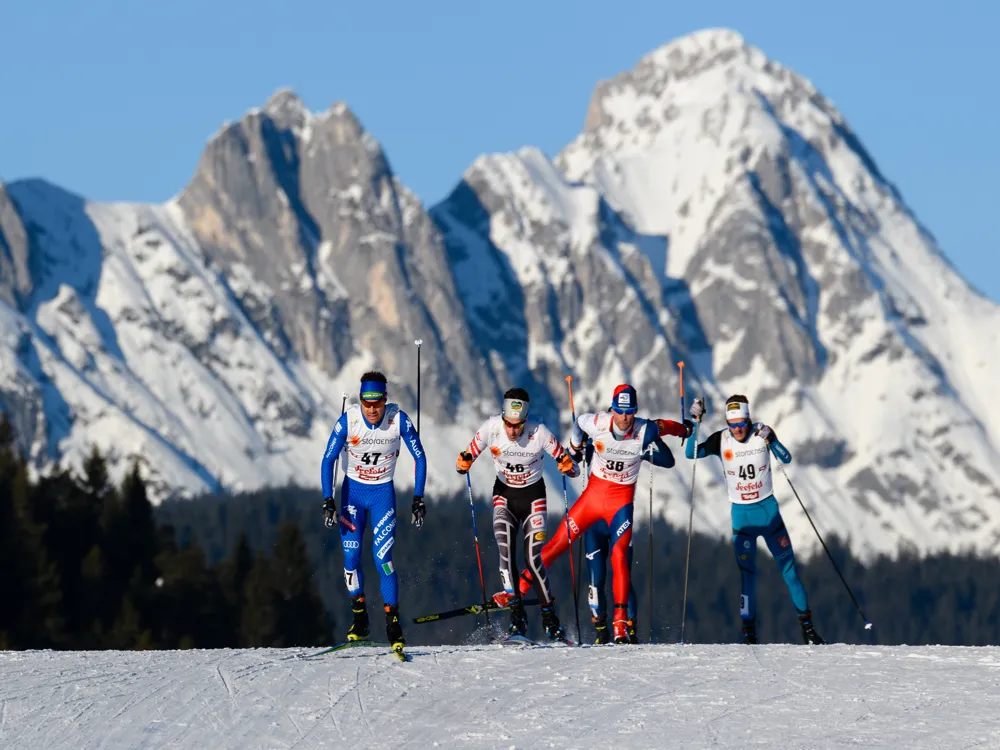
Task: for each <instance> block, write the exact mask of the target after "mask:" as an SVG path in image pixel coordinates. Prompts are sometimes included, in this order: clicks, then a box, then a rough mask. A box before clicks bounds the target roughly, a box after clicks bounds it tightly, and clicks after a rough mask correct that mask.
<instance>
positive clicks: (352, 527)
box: [333, 393, 357, 531]
mask: <svg viewBox="0 0 1000 750" xmlns="http://www.w3.org/2000/svg"><path fill="white" fill-rule="evenodd" d="M346 409H347V394H346V393H344V394H343V398H342V399H341V401H340V416H344V411H345V410H346ZM341 460H342V459H340V458H338V459H337V463H335V464H334V465H333V503H334V505H336V504H337V473H338V472H339V471H340V462H341ZM340 523H341V525H342V526H344V527H345V528H348V529H350V530H351V531H357V526H355V525H354V524H353V523H351V522H350V520H348V518H347V516H345V515H344V514H343V513H341V514H340Z"/></svg>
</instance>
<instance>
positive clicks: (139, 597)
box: [0, 421, 1000, 649]
mask: <svg viewBox="0 0 1000 750" xmlns="http://www.w3.org/2000/svg"><path fill="white" fill-rule="evenodd" d="M15 444H16V443H15V441H14V436H13V434H12V432H11V428H10V425H9V424H8V423H7V422H6V421H0V589H2V590H0V601H3V602H4V605H3V607H2V608H0V648H4V649H28V648H54V649H109V648H110V649H147V648H157V649H176V648H221V647H255V646H279V647H280V646H312V645H325V644H330V643H332V642H337V641H340V640H343V635H344V632H345V630H346V628H347V626H348V624H349V618H350V607H349V605H348V599H347V595H346V591H345V587H344V582H343V569H342V560H343V556H342V552H341V549H340V544H339V535H338V533H337V532H336V531H330V530H327V529H326V528H325V527H324V526H323V523H322V510H321V509H322V498H321V497H320V493H319V492H318V490H312V489H303V488H298V487H288V488H282V489H268V490H261V491H257V492H251V493H246V494H240V495H235V496H207V497H202V498H198V499H196V500H192V501H184V502H171V503H164V504H163V505H160V506H158V507H153V506H152V505H151V504H150V502H149V499H148V496H147V492H146V487H145V484H144V483H143V480H142V478H141V476H140V472H139V470H138V468H133V470H132V471H131V472H129V474H128V476H127V477H126V478H125V479H124V481H123V482H122V483H121V485H120V486H115V485H113V484H112V483H111V482H110V481H109V478H108V472H107V468H106V464H105V461H104V458H103V457H102V456H101V455H100V454H99V453H97V452H94V453H93V454H92V455H91V456H90V458H89V460H88V461H87V462H86V465H85V467H84V469H83V471H82V472H80V473H73V472H69V471H65V470H64V471H57V472H54V473H52V474H51V475H50V476H47V477H45V478H43V479H40V480H39V481H38V482H32V481H30V479H29V477H28V472H27V468H26V464H25V462H24V460H23V458H21V457H20V456H19V455H18V454H17V453H16V450H15V447H14V446H15ZM409 500H410V498H409V495H406V494H404V493H402V492H401V493H399V501H398V505H397V510H398V513H399V523H398V524H397V527H396V533H397V540H396V544H395V546H394V547H393V558H394V564H395V568H396V571H397V573H398V575H399V581H400V600H401V601H400V614H401V618H402V620H403V624H404V631H405V633H406V637H407V641H408V642H409V643H410V644H415V645H419V644H425V645H426V644H460V643H471V642H482V641H483V640H484V637H485V627H484V626H485V618H483V617H482V616H465V617H460V618H456V619H453V620H448V621H444V622H440V623H435V624H423V625H416V624H413V623H412V621H411V618H413V617H416V616H418V615H425V614H430V613H433V612H437V611H441V610H445V609H450V608H452V607H456V606H461V605H466V604H472V603H475V602H480V601H482V593H481V590H480V585H479V572H478V568H477V565H476V557H475V547H474V543H473V537H472V523H471V515H470V509H469V502H468V497H467V496H465V495H459V496H457V497H453V498H428V501H429V506H428V514H427V520H426V523H425V525H424V527H423V528H422V529H420V530H416V529H414V527H413V526H411V525H410V524H409ZM487 500H488V499H487V498H478V499H477V500H476V519H477V521H476V522H477V526H478V530H479V542H480V546H481V550H482V555H483V568H484V571H485V574H486V578H487V592H488V593H490V594H492V593H493V592H494V591H496V590H498V589H499V587H500V584H499V574H498V571H497V556H496V547H495V544H494V542H493V534H492V528H491V520H490V506H489V504H488V502H487ZM807 502H808V501H807ZM554 505H555V507H559V505H560V504H558V503H556V504H554ZM800 512H801V510H800V509H799V508H798V507H797V505H794V504H789V503H785V504H784V506H783V513H785V514H786V515H789V514H792V513H800ZM560 520H561V514H558V515H552V516H550V517H549V531H550V533H551V532H552V531H554V528H555V525H556V524H557V523H559V522H560ZM634 540H635V541H634V563H633V580H634V582H635V586H636V590H637V593H638V596H639V615H640V616H639V636H640V640H641V641H642V642H647V641H648V640H649V638H650V616H649V610H650V597H649V594H648V591H649V588H648V587H649V567H650V554H651V553H650V548H649V544H648V528H647V527H646V526H645V525H644V523H640V524H639V525H638V526H637V528H636V532H635V536H634ZM370 541H371V535H370V533H369V534H367V535H366V540H365V549H364V555H363V557H364V559H365V569H364V570H365V576H366V593H367V595H368V600H369V611H370V613H371V615H372V626H373V629H372V635H373V637H375V638H382V637H383V634H384V631H383V627H382V617H381V615H380V611H381V600H380V595H379V588H378V579H377V574H376V572H375V568H374V565H373V564H372V561H371V552H370ZM653 541H654V543H653V549H652V568H653V573H652V577H653V596H652V610H653V616H652V625H653V627H652V638H653V640H654V641H655V642H660V643H671V642H677V641H678V640H679V630H680V619H681V600H682V596H683V574H684V562H685V553H686V547H687V537H686V534H685V533H684V532H679V531H677V530H675V529H672V528H670V527H669V526H667V525H666V524H665V523H663V522H657V523H656V524H655V525H654V528H653ZM793 542H795V540H794V539H793ZM826 542H827V545H828V546H829V548H830V550H831V552H832V553H833V556H834V558H835V559H836V561H837V564H838V566H839V568H840V570H841V572H842V573H843V574H844V577H845V578H846V580H847V581H848V583H849V584H850V585H851V587H852V589H853V591H854V593H855V595H856V596H857V597H858V600H859V602H860V603H861V606H862V607H863V608H864V610H865V612H866V614H867V615H868V617H869V619H870V620H871V621H872V622H873V623H874V628H873V629H872V630H871V631H866V630H864V621H863V620H862V618H861V616H860V615H859V613H858V611H857V610H856V609H855V607H854V604H853V603H852V601H851V599H850V597H849V596H848V594H847V592H846V590H845V589H844V586H843V584H842V583H841V581H840V579H839V578H838V577H837V575H836V573H835V571H834V569H833V566H832V565H831V563H830V560H829V559H828V558H827V557H826V555H825V553H823V552H822V551H820V552H819V554H818V555H815V556H813V557H811V558H809V559H807V560H801V561H800V562H801V574H802V577H803V582H804V583H805V585H806V588H807V591H808V592H809V595H810V599H811V605H812V610H813V614H814V619H815V622H816V624H817V628H818V629H819V631H820V633H821V634H822V635H823V637H824V638H826V639H827V640H828V641H830V642H840V643H868V644H882V645H887V644H910V645H919V644H952V645H968V646H973V645H977V646H978V645H993V644H997V643H1000V585H998V581H1000V561H998V559H997V558H994V557H983V556H977V555H972V554H966V555H951V554H940V555H934V556H930V557H919V556H917V555H915V554H912V553H903V554H901V555H899V556H897V557H895V558H888V557H880V558H877V559H875V560H874V561H872V562H871V563H870V564H868V565H867V566H865V565H862V564H861V563H860V562H858V561H857V560H855V559H854V558H853V557H852V556H851V554H850V553H849V551H848V550H847V548H846V547H845V546H844V545H843V544H842V543H841V542H840V541H839V540H838V539H837V538H836V537H835V536H834V535H833V534H830V535H829V536H828V537H827V538H826ZM691 546H692V556H691V577H690V584H689V602H688V610H687V623H686V631H685V640H686V641H687V642H689V643H725V642H734V641H736V640H738V637H739V630H740V623H739V613H738V605H739V575H738V571H737V568H736V565H735V562H734V560H733V554H732V549H731V547H730V544H729V542H728V541H727V540H725V539H714V538H708V537H704V536H696V537H695V538H694V539H693V540H692V545H691ZM760 546H761V549H760V552H759V554H758V568H759V570H760V575H759V585H758V595H759V604H758V626H757V629H758V636H759V638H760V640H761V642H762V643H769V642H788V643H798V642H800V640H799V638H800V636H799V630H798V623H797V620H796V617H795V611H794V609H793V607H792V604H791V601H790V599H789V597H788V593H787V590H786V589H785V586H784V583H783V581H782V580H781V578H780V576H779V574H778V571H777V570H776V567H775V566H774V564H773V562H772V560H771V559H770V556H769V554H768V553H767V551H766V549H765V548H764V545H763V542H761V545H760ZM574 549H575V548H574ZM550 575H551V577H552V580H553V583H554V586H555V589H556V592H557V601H558V610H559V614H560V617H561V618H562V620H563V622H564V623H566V625H567V626H568V628H567V629H568V630H573V629H575V627H574V612H573V610H574V608H573V592H572V586H571V584H570V570H569V563H568V560H567V559H566V558H565V557H564V558H562V559H560V560H558V561H557V562H556V563H555V565H553V567H552V570H551V571H550ZM609 582H610V573H609ZM579 593H580V618H581V623H582V625H583V636H584V639H585V640H587V641H589V640H591V639H592V638H593V629H592V627H591V626H590V617H589V611H588V609H587V607H586V586H585V585H581V586H580V590H579ZM609 593H610V592H609ZM528 615H529V622H530V626H531V634H532V635H535V636H539V635H540V634H541V626H540V622H539V616H538V612H537V609H533V608H529V610H528ZM506 621H507V620H506V617H505V616H504V614H503V613H498V614H495V615H494V623H495V625H496V627H498V628H499V626H500V625H501V624H502V625H504V626H505V625H506Z"/></svg>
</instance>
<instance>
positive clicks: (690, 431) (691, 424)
mask: <svg viewBox="0 0 1000 750" xmlns="http://www.w3.org/2000/svg"><path fill="white" fill-rule="evenodd" d="M684 429H685V430H687V434H686V435H685V436H684V437H683V438H681V445H683V444H684V441H685V440H687V439H688V438H689V437H691V436H692V435H693V434H694V422H692V421H691V420H690V419H685V420H684Z"/></svg>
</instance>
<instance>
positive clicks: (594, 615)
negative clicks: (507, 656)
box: [583, 437, 675, 643]
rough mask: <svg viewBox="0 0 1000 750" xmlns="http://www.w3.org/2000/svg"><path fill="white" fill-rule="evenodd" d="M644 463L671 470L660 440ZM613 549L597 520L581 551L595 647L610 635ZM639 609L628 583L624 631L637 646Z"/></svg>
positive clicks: (589, 458) (668, 455) (590, 455)
mask: <svg viewBox="0 0 1000 750" xmlns="http://www.w3.org/2000/svg"><path fill="white" fill-rule="evenodd" d="M585 453H586V456H587V465H588V466H590V465H592V463H593V454H594V443H593V441H592V440H589V439H588V440H587V445H586V450H585ZM642 460H643V461H651V462H652V464H653V465H654V466H660V467H662V468H664V469H669V468H672V467H673V466H674V463H675V462H674V455H673V453H671V452H670V449H669V448H668V447H667V446H666V444H664V442H663V440H662V439H660V438H659V437H657V438H656V439H655V440H653V442H652V444H651V445H650V449H649V450H647V451H646V452H645V453H643V454H642ZM612 547H613V545H612V543H611V529H610V528H609V527H608V522H607V521H605V520H604V519H603V518H602V519H599V520H598V521H597V522H596V523H595V524H594V525H593V526H591V527H590V528H589V529H587V530H586V531H585V532H584V534H583V551H584V556H585V557H586V558H587V571H588V573H589V574H590V590H589V591H588V594H587V604H588V605H589V606H590V620H591V622H592V623H594V629H595V630H596V632H597V638H596V640H595V643H610V641H611V635H610V633H609V632H608V605H607V595H606V593H605V588H606V583H607V575H608V573H607V571H608V553H609V552H610V551H611V549H612ZM628 568H629V570H631V569H632V546H631V544H630V545H629V548H628ZM638 611H639V607H638V604H637V599H636V595H635V586H634V585H633V584H632V583H629V587H628V621H627V623H626V626H625V630H626V632H627V633H628V642H629V643H638V642H639V638H638V635H637V633H636V629H637V627H638V626H637V623H636V620H637V619H638Z"/></svg>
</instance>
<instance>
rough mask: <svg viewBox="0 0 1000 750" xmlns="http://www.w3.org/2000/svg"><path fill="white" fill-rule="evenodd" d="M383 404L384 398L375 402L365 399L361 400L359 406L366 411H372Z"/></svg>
mask: <svg viewBox="0 0 1000 750" xmlns="http://www.w3.org/2000/svg"><path fill="white" fill-rule="evenodd" d="M384 403H385V399H384V398H380V399H378V400H377V401H367V400H365V399H361V405H362V406H363V407H365V408H366V409H374V408H375V407H376V406H381V405H382V404H384Z"/></svg>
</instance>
